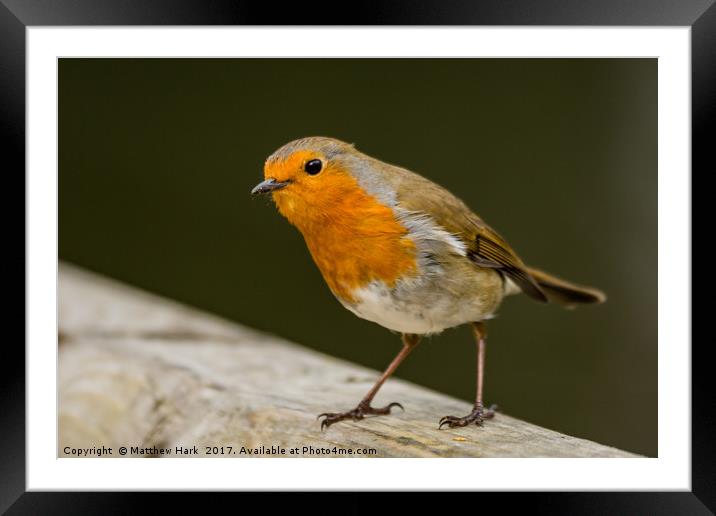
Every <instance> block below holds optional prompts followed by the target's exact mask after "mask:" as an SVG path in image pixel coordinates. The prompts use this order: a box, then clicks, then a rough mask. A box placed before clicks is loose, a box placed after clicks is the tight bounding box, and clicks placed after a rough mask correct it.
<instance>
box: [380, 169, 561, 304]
mask: <svg viewBox="0 0 716 516" xmlns="http://www.w3.org/2000/svg"><path fill="white" fill-rule="evenodd" d="M389 167H390V168H391V169H393V170H390V171H388V170H386V171H385V172H386V176H389V177H390V182H391V183H393V186H394V187H395V190H396V192H397V195H398V200H399V202H400V205H401V206H403V207H404V208H406V209H408V210H411V211H416V212H419V213H426V214H428V215H430V216H431V217H432V218H433V219H434V220H435V221H436V222H437V223H438V224H440V225H441V226H442V227H444V228H445V229H446V230H447V231H449V232H450V233H452V234H454V235H457V236H459V237H460V238H461V239H462V240H463V242H465V244H466V245H467V248H468V253H467V254H468V257H469V258H470V259H471V260H472V261H473V262H475V264H476V265H478V266H480V267H489V268H493V269H496V270H499V271H500V272H501V273H502V274H504V275H505V276H507V277H509V278H510V279H511V280H512V281H514V282H515V283H516V284H517V285H518V286H519V287H520V288H521V289H522V291H523V292H524V293H525V294H527V295H528V296H530V297H532V298H534V299H537V300H539V301H542V302H547V296H546V295H545V293H544V292H543V291H542V289H541V288H540V287H539V285H537V283H536V281H535V280H534V279H533V278H532V276H531V275H530V274H529V272H528V269H527V267H526V266H525V264H524V263H523V262H522V260H521V259H520V257H519V256H517V254H516V253H515V252H514V251H513V250H512V248H511V247H510V246H509V244H508V243H507V242H506V241H505V240H504V239H503V238H502V237H501V236H500V235H499V234H498V233H497V232H496V231H495V230H493V229H492V228H491V227H490V226H488V225H487V224H485V222H483V220H482V219H481V218H480V217H478V216H477V215H475V213H473V212H472V210H470V208H468V207H467V205H466V204H465V203H464V202H462V201H461V200H460V199H458V198H457V197H455V196H454V195H453V194H451V193H450V192H449V191H447V190H446V189H445V188H443V187H441V186H440V185H437V184H435V183H433V182H432V181H429V180H428V179H425V178H424V177H422V176H420V175H418V174H415V173H413V172H410V171H408V170H405V169H401V168H398V167H392V166H389ZM396 169H397V170H396ZM418 192H419V194H418Z"/></svg>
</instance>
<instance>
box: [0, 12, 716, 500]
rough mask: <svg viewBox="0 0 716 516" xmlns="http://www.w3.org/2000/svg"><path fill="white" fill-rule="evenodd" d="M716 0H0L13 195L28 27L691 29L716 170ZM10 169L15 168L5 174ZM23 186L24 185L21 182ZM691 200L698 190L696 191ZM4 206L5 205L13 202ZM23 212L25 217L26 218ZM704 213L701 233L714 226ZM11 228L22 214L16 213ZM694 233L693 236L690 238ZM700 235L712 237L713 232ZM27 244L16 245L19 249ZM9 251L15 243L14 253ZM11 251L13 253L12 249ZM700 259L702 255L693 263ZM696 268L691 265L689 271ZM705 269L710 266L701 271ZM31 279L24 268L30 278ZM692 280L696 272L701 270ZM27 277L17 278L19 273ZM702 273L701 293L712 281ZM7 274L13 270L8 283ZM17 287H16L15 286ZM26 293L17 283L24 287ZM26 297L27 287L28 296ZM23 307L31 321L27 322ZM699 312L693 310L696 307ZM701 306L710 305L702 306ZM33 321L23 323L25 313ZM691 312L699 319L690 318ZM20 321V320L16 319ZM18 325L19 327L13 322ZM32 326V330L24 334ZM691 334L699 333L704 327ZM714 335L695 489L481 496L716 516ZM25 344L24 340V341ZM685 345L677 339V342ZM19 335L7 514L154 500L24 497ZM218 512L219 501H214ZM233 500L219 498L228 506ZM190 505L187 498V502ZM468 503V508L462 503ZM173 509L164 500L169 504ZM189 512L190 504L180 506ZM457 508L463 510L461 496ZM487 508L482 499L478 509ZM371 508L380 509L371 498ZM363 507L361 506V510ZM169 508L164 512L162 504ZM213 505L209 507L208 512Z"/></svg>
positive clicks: (697, 90) (698, 362) (10, 356)
mask: <svg viewBox="0 0 716 516" xmlns="http://www.w3.org/2000/svg"><path fill="white" fill-rule="evenodd" d="M714 2H715V0H631V1H628V0H571V1H560V0H541V1H539V2H535V1H534V0H511V1H505V0H489V1H479V2H478V1H469V0H421V1H419V2H414V1H410V0H384V1H382V2H378V1H374V2H360V3H352V4H345V6H343V9H342V10H341V9H340V8H339V5H338V3H336V2H331V3H328V2H323V1H313V2H311V3H310V5H308V6H307V5H306V4H304V3H295V4H292V3H288V2H282V3H281V4H280V5H279V4H274V3H273V2H269V1H264V2H247V1H241V0H215V1H212V2H207V1H202V0H142V1H140V0H0V82H1V84H2V87H1V88H0V117H1V120H2V129H1V130H2V133H1V139H0V141H2V142H3V148H4V149H5V150H4V152H3V158H4V159H3V163H4V164H6V165H5V166H4V167H3V168H4V170H5V171H6V174H5V177H6V178H10V177H11V178H13V179H15V180H16V181H21V186H19V187H18V189H17V190H15V189H10V188H8V189H7V190H6V192H7V193H8V194H11V195H8V196H6V199H7V198H9V197H14V196H18V197H19V196H20V195H21V194H20V191H21V190H22V192H23V194H22V198H23V203H24V198H25V197H24V192H25V190H24V189H25V182H24V177H25V176H24V173H23V172H24V170H25V30H26V28H27V27H31V26H62V25H72V26H85V25H109V26H111V25H158V26H161V25H532V26H535V25H552V26H569V25H576V26H609V25H615V26H689V27H691V36H692V41H691V59H692V70H691V73H692V175H691V178H692V180H693V178H695V177H699V176H705V175H706V174H707V173H708V172H713V171H714V170H716V158H715V157H714V156H715V153H714V152H713V150H712V148H713V141H714V140H713V136H711V135H712V134H713V131H712V129H713V128H714V125H716V5H715V4H714ZM6 167H7V168H6ZM20 178H22V179H20ZM692 192H694V193H696V192H697V190H694V189H693V187H692ZM4 205H5V206H7V204H4ZM23 213H24V212H23ZM705 217H706V216H705V215H704V218H702V217H698V216H696V215H695V214H694V215H693V216H692V220H693V223H694V225H695V226H698V227H701V226H704V227H705V224H706V222H704V221H707V220H709V219H708V218H705ZM6 220H8V221H10V220H12V221H14V220H15V219H14V217H13V218H10V217H9V212H8V215H7V219H6ZM692 231H693V230H692ZM702 234H708V233H706V230H705V229H704V230H703V232H702ZM22 238H23V243H22V244H20V242H19V240H20V237H18V238H17V239H16V241H15V245H18V246H19V245H22V249H23V261H25V259H26V256H25V244H24V238H25V235H24V230H23V236H22ZM6 249H8V250H9V249H10V245H8V246H7V247H6ZM8 254H9V253H8ZM692 256H693V255H692ZM692 267H693V266H692ZM699 269H700V270H704V269H703V268H699ZM25 274H27V270H25ZM692 275H693V271H692ZM17 276H18V278H19V275H17ZM704 276H705V275H699V276H696V277H698V278H699V282H698V283H697V284H696V285H694V287H693V290H692V294H696V293H698V292H706V291H707V289H708V288H709V287H710V286H711V283H712V282H713V280H712V279H710V277H708V275H706V276H707V277H706V278H704ZM9 277H10V275H9V274H6V279H9ZM18 281H19V279H18ZM18 290H19V287H18ZM24 299H25V294H24V284H23V300H24ZM24 306H25V305H24V303H23V315H24ZM692 306H693V303H692ZM701 307H703V305H701ZM22 319H23V323H24V317H22ZM693 319H694V318H693V316H692V320H693ZM10 320H12V321H13V323H14V324H19V321H20V318H17V319H11V318H9V317H8V321H10ZM16 321H17V322H16ZM24 328H25V327H24V325H23V334H24V331H25V330H24ZM693 328H696V325H695V320H694V321H693ZM711 340H712V339H704V340H701V341H699V340H697V339H694V340H693V344H694V345H693V346H692V360H693V362H692V404H693V405H692V458H691V465H692V491H691V492H671V493H659V492H642V493H627V492H620V493H608V492H589V493H524V494H520V495H515V494H504V493H503V494H488V493H485V494H480V496H481V497H491V498H494V497H499V502H500V503H501V508H502V509H503V510H504V509H505V508H512V507H513V506H514V505H520V506H524V507H528V508H529V509H530V511H531V512H536V513H542V512H549V513H555V512H557V513H561V512H568V513H575V512H578V513H595V514H596V513H603V512H609V513H630V514H631V513H637V514H710V513H713V512H712V511H716V454H715V453H714V451H715V450H716V444H715V443H716V440H715V439H714V436H716V424H715V422H716V421H715V419H716V416H715V415H714V414H716V411H714V409H715V408H716V403H715V402H714V399H715V398H714V395H713V392H714V390H713V388H712V387H711V384H710V382H709V380H710V374H711V371H710V369H712V366H711V365H710V364H711V362H710V361H709V360H708V357H707V354H708V349H709V344H710V342H709V341H711ZM23 341H24V339H23ZM680 344H681V345H683V343H674V345H680ZM24 349H25V348H24V346H21V345H20V341H19V339H16V340H7V341H6V342H5V343H4V346H3V350H4V354H3V359H2V360H1V361H0V363H1V364H2V368H3V374H2V375H0V381H1V382H2V389H1V390H0V393H1V394H0V407H1V408H0V411H1V412H0V413H2V438H1V439H0V469H1V470H2V474H1V475H0V510H2V511H5V510H6V509H9V511H8V513H9V514H58V513H63V512H70V513H72V514H78V513H79V514H82V513H85V512H89V513H102V514H112V513H129V512H130V511H131V512H134V510H133V509H132V508H133V507H137V506H140V505H146V497H147V496H148V495H146V494H137V493H122V492H113V493H77V492H73V493H59V492H53V493H40V492H25V491H26V488H25V480H26V477H25V455H26V453H25V451H26V449H25V444H26V443H25V352H24ZM212 496H213V497H214V498H213V499H212V504H213V505H215V504H217V503H220V500H217V499H216V498H215V497H216V496H217V494H213V495H212ZM224 496H227V495H222V496H221V497H222V498H223V497H224ZM182 498H184V497H182ZM461 500H462V501H461ZM163 501H165V500H163ZM181 503H182V504H183V506H184V508H185V509H188V508H189V507H190V506H188V505H186V502H185V501H182V502H181ZM454 503H455V504H458V505H459V504H461V503H470V504H472V503H474V500H472V501H469V502H466V501H465V497H464V496H463V497H456V498H455V499H454ZM479 503H480V506H483V503H484V502H482V501H480V502H479ZM366 504H367V505H366V507H369V506H370V505H371V503H370V502H369V501H366ZM361 505H362V504H361ZM165 508H166V507H165ZM203 508H204V509H205V508H206V506H204V507H203Z"/></svg>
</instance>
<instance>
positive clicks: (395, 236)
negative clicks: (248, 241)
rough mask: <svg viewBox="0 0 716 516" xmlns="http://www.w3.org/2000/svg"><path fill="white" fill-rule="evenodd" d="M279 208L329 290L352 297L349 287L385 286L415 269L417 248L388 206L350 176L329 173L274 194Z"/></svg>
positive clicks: (391, 284)
mask: <svg viewBox="0 0 716 516" xmlns="http://www.w3.org/2000/svg"><path fill="white" fill-rule="evenodd" d="M274 200H275V202H276V205H277V207H278V209H279V211H280V212H281V214H282V215H284V216H285V217H286V218H287V219H288V220H289V221H290V222H291V223H292V224H294V225H295V226H296V227H297V228H298V229H299V230H300V231H301V233H302V234H303V236H304V238H305V240H306V244H307V246H308V249H309V251H310V252H311V255H312V256H313V260H314V261H315V262H316V264H317V265H318V268H319V269H320V270H321V273H322V274H323V277H324V279H325V280H326V283H328V286H329V287H330V289H331V291H333V293H334V294H335V295H337V296H339V297H340V298H342V299H344V300H346V301H348V302H353V301H355V299H354V297H353V291H354V290H355V289H356V288H360V287H363V286H365V285H367V284H368V283H370V282H371V281H373V280H381V281H383V282H385V283H386V284H387V285H389V286H391V287H392V286H394V285H395V282H396V281H397V280H398V279H399V278H401V277H402V276H405V275H410V274H414V273H415V272H416V271H417V267H416V249H415V244H414V243H413V241H412V240H411V239H410V238H408V236H407V230H406V229H405V227H403V225H402V224H400V222H398V221H397V220H396V218H395V215H394V214H393V211H392V210H391V209H390V208H389V207H387V206H384V205H383V204H381V203H379V202H378V201H377V200H376V199H375V198H374V197H372V196H371V195H369V194H368V193H366V192H365V191H364V190H363V189H362V188H360V186H359V185H358V183H357V182H356V181H355V179H354V178H353V177H351V176H350V175H348V174H346V173H333V174H330V175H327V176H326V177H324V178H322V181H321V182H320V183H318V182H317V183H316V189H312V188H311V187H310V186H309V187H306V186H305V185H302V187H301V189H300V190H299V189H295V190H293V191H292V189H291V188H290V187H289V188H286V189H285V191H281V190H279V191H278V192H276V193H275V194H274Z"/></svg>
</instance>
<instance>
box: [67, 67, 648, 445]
mask: <svg viewBox="0 0 716 516" xmlns="http://www.w3.org/2000/svg"><path fill="white" fill-rule="evenodd" d="M59 76H60V80H59V106H60V118H59V135H60V136H59V144H60V150H59V160H60V170H59V177H60V180H59V207H60V208H59V209H60V213H59V221H60V225H59V234H60V240H59V254H60V259H62V260H67V261H70V262H73V263H76V264H79V265H81V266H84V267H87V268H89V269H93V270H96V271H99V272H101V273H104V274H107V275H109V276H113V277H116V278H118V279H120V280H123V281H126V282H129V283H132V284H135V285H138V286H140V287H143V288H145V289H148V290H151V291H154V292H158V293H160V294H163V295H166V296H169V297H172V298H175V299H178V300H180V301H183V302H185V303H188V304H190V305H194V306H197V307H200V308H203V309H206V310H209V311H212V312H215V313H218V314H220V315H223V316H225V317H228V318H230V319H233V320H235V321H239V322H241V323H245V324H247V325H249V326H253V327H257V328H260V329H263V330H267V331H270V332H274V333H276V334H279V335H281V336H283V337H286V338H288V339H291V340H294V341H296V342H299V343H302V344H304V345H306V346H309V347H311V348H315V349H318V350H321V351H325V352H327V353H330V354H332V355H336V356H340V357H344V358H346V359H348V360H352V361H355V362H358V363H361V364H364V365H367V366H370V367H373V368H375V369H381V370H382V369H383V368H384V367H385V366H386V365H387V364H388V362H389V361H390V360H391V358H392V357H393V356H394V354H395V353H396V352H397V351H398V349H399V339H398V337H397V336H396V335H394V334H391V333H390V332H388V331H387V330H385V329H383V328H381V327H379V326H377V325H375V324H373V323H370V322H367V321H363V320H360V319H358V318H356V317H355V316H354V315H352V314H351V313H350V312H348V311H346V310H345V309H344V308H343V307H341V306H340V305H339V304H338V302H337V301H336V300H335V299H334V298H333V296H332V295H331V293H330V292H329V290H328V288H327V287H326V286H325V284H324V283H323V280H322V278H321V276H320V274H319V273H318V270H317V269H316V267H315V265H314V264H313V263H312V261H311V259H310V256H309V254H308V251H307V250H306V248H305V245H304V243H303V240H302V237H301V235H300V234H299V233H298V232H297V231H296V230H295V229H294V228H293V227H291V226H290V225H289V224H288V223H287V222H286V221H285V220H284V219H283V218H282V217H281V216H280V215H279V214H278V213H277V212H276V211H275V209H274V208H273V207H272V205H271V204H270V202H268V201H267V200H257V199H252V198H251V196H250V195H249V191H250V189H251V187H253V186H254V185H255V184H256V183H257V182H258V181H259V180H261V178H262V167H263V162H264V160H265V159H266V157H267V156H268V155H269V154H270V153H271V152H272V151H274V150H275V149H276V148H277V147H279V146H281V145H283V144H284V143H286V142H288V141H289V140H292V139H295V138H298V137H303V136H311V135H324V136H333V137H336V138H340V139H343V140H347V141H350V142H354V143H356V145H357V147H358V148H359V149H361V150H362V151H364V152H366V153H368V154H371V155H373V156H376V157H378V158H380V159H382V160H384V161H388V162H391V163H395V164H399V165H402V166H405V167H407V168H410V169H412V170H414V171H417V172H419V173H421V174H423V175H425V176H427V177H428V178H430V179H433V180H435V181H437V182H439V183H441V184H442V185H444V186H446V187H447V188H448V189H450V190H452V191H453V192H454V193H456V194H458V196H460V197H462V198H463V199H464V200H465V201H466V202H467V203H468V204H469V205H470V206H471V207H472V208H473V209H475V210H476V211H477V213H478V214H479V215H481V216H482V217H483V218H484V219H485V220H486V221H487V222H488V223H489V224H491V225H492V226H493V227H495V228H496V229H497V230H498V231H500V232H501V233H502V234H503V235H504V236H505V237H506V238H507V240H508V241H509V242H510V243H511V244H512V245H513V246H514V248H515V249H516V250H517V252H518V253H519V254H520V255H521V256H522V258H523V259H524V260H525V261H527V262H528V263H530V264H532V265H534V266H538V267H541V268H544V269H545V270H548V271H551V272H554V273H557V274H559V275H562V276H564V277H565V278H568V279H572V280H574V281H577V282H583V283H586V284H590V285H594V286H598V287H600V288H602V289H603V290H605V291H606V292H607V294H608V296H609V300H608V302H607V303H606V304H605V305H602V306H596V307H594V306H588V307H582V308H580V309H578V310H576V311H566V310H563V309H560V308H558V307H556V306H552V305H548V306H544V305H540V304H538V303H535V302H532V301H530V300H529V299H527V298H525V297H519V298H508V299H507V300H506V302H505V303H504V305H503V308H502V310H501V312H500V316H499V317H498V318H497V319H496V320H494V321H491V322H490V324H489V330H490V339H489V342H488V353H487V370H486V401H487V402H488V403H493V402H496V403H499V404H500V406H501V407H502V408H503V410H504V411H505V412H506V413H509V414H511V415H514V416H517V417H519V418H522V419H526V420H528V421H531V422H534V423H537V424H539V425H543V426H546V427H549V428H554V429H557V430H559V431H562V432H565V433H568V434H572V435H576V436H580V437H585V438H589V439H593V440H596V441H599V442H602V443H606V444H611V445H614V446H617V447H620V448H624V449H627V450H631V451H635V452H639V453H643V454H647V455H656V454H657V327H656V315H657V282H656V281H657V247H656V244H657V195H656V194H657V62H656V60H655V59H439V60H431V59H409V60H394V59H382V60H370V59H349V60H333V59H317V60H306V59H249V60H247V59H235V60H227V59H207V60H185V59H172V60H169V59H167V60H150V59H139V60H134V59H89V60H88V59H72V60H68V59H62V60H60V64H59ZM474 357H475V347H474V345H473V341H472V338H471V335H470V332H469V331H468V329H467V328H460V329H456V330H449V331H446V332H445V333H443V334H442V335H440V336H438V337H433V338H431V339H428V340H426V341H425V342H424V344H423V345H422V346H421V347H419V348H418V350H417V351H416V352H415V353H414V354H413V355H412V356H411V357H410V358H409V360H408V361H407V362H406V363H405V364H404V365H403V366H401V368H400V369H399V371H398V376H400V377H402V378H405V379H408V380H411V381H413V382H416V383H419V384H422V385H425V386H428V387H431V388H433V389H436V390H438V391H441V392H445V393H448V394H451V395H454V396H458V397H460V398H464V399H465V400H472V399H473V396H474V375H475V371H474ZM267 359H271V358H270V357H267ZM276 380H277V381H281V379H280V378H277V379H276ZM362 395H363V392H359V391H356V401H358V399H359V398H360V397H361V396H362ZM379 401H380V400H379ZM390 401H392V400H390ZM399 401H402V402H404V403H405V405H406V408H407V409H408V410H410V400H399ZM348 408H350V407H341V406H327V407H326V410H337V409H348ZM443 415H445V414H435V422H436V424H437V420H438V418H439V417H441V416H443ZM476 431H478V430H476Z"/></svg>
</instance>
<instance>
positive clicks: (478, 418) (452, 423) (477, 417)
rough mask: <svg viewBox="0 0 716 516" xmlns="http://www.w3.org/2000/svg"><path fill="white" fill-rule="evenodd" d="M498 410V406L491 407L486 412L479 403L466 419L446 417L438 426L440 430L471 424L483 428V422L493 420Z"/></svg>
mask: <svg viewBox="0 0 716 516" xmlns="http://www.w3.org/2000/svg"><path fill="white" fill-rule="evenodd" d="M496 410H497V405H490V408H488V409H487V410H486V409H485V408H484V407H483V406H482V403H479V404H476V405H475V407H474V408H473V409H472V412H470V413H469V414H468V415H467V416H465V417H456V416H445V417H444V418H442V419H441V420H440V426H438V428H440V429H442V427H443V425H448V426H449V427H450V428H458V427H461V426H467V425H469V424H470V423H475V424H476V425H478V426H482V422H483V421H484V420H485V419H491V418H493V417H495V411H496Z"/></svg>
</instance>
